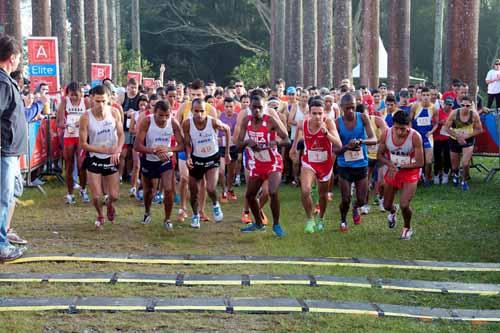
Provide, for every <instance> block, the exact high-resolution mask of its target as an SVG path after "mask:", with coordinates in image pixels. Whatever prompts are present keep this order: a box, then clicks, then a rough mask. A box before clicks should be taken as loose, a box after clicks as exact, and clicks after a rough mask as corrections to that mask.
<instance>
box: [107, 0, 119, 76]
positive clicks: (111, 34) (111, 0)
mask: <svg viewBox="0 0 500 333" xmlns="http://www.w3.org/2000/svg"><path fill="white" fill-rule="evenodd" d="M108 22H109V24H108V40H109V58H110V63H111V65H112V70H113V73H112V74H111V75H112V76H113V79H116V76H115V74H116V67H117V66H118V58H117V47H118V40H117V38H116V0H108Z"/></svg>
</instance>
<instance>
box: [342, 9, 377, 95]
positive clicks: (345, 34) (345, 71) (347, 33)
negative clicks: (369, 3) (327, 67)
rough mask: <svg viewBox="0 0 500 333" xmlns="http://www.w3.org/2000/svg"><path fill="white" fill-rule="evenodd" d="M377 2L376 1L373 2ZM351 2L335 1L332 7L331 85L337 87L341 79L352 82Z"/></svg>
mask: <svg viewBox="0 0 500 333" xmlns="http://www.w3.org/2000/svg"><path fill="white" fill-rule="evenodd" d="M374 1H378V0H374ZM351 16H352V2H351V0H336V1H334V7H333V22H334V24H333V34H334V36H335V43H334V47H333V57H334V58H335V61H334V62H333V85H334V86H336V87H338V86H339V84H340V82H341V81H342V80H343V79H349V81H351V80H352V17H351Z"/></svg>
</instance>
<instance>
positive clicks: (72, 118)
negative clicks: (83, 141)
mask: <svg viewBox="0 0 500 333" xmlns="http://www.w3.org/2000/svg"><path fill="white" fill-rule="evenodd" d="M84 113H85V99H84V98H83V97H82V98H80V103H79V104H78V105H77V106H74V105H73V104H72V103H71V100H70V99H69V98H68V97H66V127H65V129H64V137H65V138H78V137H79V134H80V130H79V129H78V127H77V125H78V123H79V122H80V117H81V116H82V114H84Z"/></svg>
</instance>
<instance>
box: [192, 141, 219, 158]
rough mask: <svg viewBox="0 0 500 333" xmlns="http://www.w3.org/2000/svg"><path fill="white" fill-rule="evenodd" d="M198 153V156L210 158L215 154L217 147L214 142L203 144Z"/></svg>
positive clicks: (198, 148)
mask: <svg viewBox="0 0 500 333" xmlns="http://www.w3.org/2000/svg"><path fill="white" fill-rule="evenodd" d="M196 151H197V153H198V154H196V155H205V156H210V155H213V154H214V153H215V147H214V145H213V143H212V142H210V143H206V144H201V145H199V146H198V147H197V149H196Z"/></svg>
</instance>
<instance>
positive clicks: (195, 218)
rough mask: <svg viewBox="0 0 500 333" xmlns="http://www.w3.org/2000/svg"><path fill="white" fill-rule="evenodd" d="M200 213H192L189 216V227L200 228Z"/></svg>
mask: <svg viewBox="0 0 500 333" xmlns="http://www.w3.org/2000/svg"><path fill="white" fill-rule="evenodd" d="M200 227H201V224H200V215H193V217H191V228H195V229H200Z"/></svg>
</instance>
